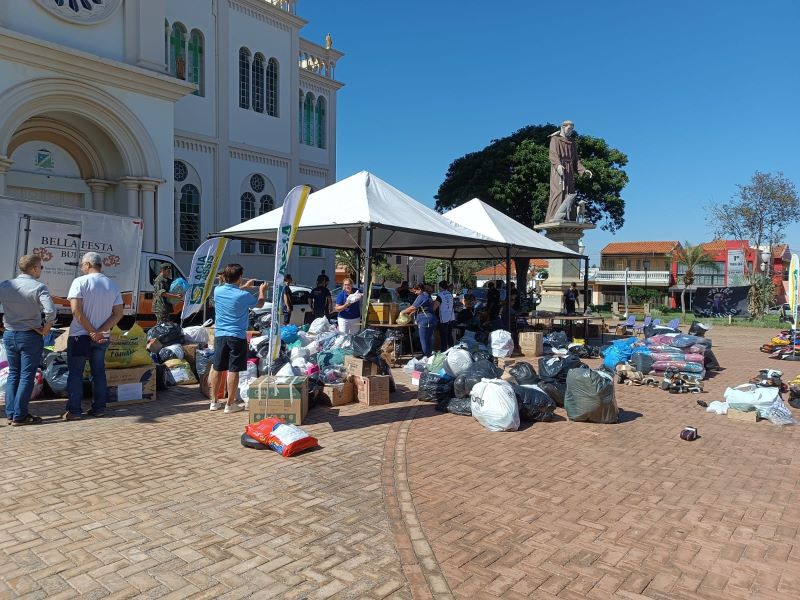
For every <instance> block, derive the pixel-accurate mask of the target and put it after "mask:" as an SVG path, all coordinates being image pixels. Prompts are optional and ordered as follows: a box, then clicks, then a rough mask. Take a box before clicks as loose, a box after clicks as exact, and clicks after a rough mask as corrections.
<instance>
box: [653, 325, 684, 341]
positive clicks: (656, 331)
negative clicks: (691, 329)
mask: <svg viewBox="0 0 800 600" xmlns="http://www.w3.org/2000/svg"><path fill="white" fill-rule="evenodd" d="M667 333H680V329H673V328H672V327H667V326H666V325H648V326H647V327H645V328H644V337H646V338H651V337H653V336H654V335H662V334H667Z"/></svg>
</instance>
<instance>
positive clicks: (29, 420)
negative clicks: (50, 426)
mask: <svg viewBox="0 0 800 600" xmlns="http://www.w3.org/2000/svg"><path fill="white" fill-rule="evenodd" d="M41 422H42V417H37V416H35V415H31V414H28V416H27V417H25V418H24V419H22V420H21V421H13V420H11V419H9V421H8V424H9V425H11V426H12V427H20V426H21V425H38V424H39V423H41Z"/></svg>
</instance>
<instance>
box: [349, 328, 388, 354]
mask: <svg viewBox="0 0 800 600" xmlns="http://www.w3.org/2000/svg"><path fill="white" fill-rule="evenodd" d="M385 341H386V332H385V331H381V330H378V329H364V330H363V331H360V332H359V333H357V334H355V335H354V336H353V337H352V338H351V343H352V345H353V356H355V357H356V358H370V357H373V356H378V354H379V353H380V351H381V346H383V342H385Z"/></svg>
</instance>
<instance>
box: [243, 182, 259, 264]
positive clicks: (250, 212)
mask: <svg viewBox="0 0 800 600" xmlns="http://www.w3.org/2000/svg"><path fill="white" fill-rule="evenodd" d="M241 202H242V223H244V222H245V221H248V220H250V219H254V218H255V217H256V197H255V196H254V195H253V193H252V192H245V193H244V194H242V196H241ZM255 251H256V243H255V242H251V241H250V240H242V253H243V254H252V253H253V252H255Z"/></svg>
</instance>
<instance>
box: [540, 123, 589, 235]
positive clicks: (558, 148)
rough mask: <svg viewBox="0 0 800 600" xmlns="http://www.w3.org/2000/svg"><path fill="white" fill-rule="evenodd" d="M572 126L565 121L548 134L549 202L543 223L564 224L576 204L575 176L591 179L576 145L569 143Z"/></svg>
mask: <svg viewBox="0 0 800 600" xmlns="http://www.w3.org/2000/svg"><path fill="white" fill-rule="evenodd" d="M573 131H575V125H574V123H573V122H572V121H564V122H563V123H562V124H561V129H559V130H558V131H556V132H555V133H552V134H551V135H550V201H549V202H548V204H547V216H546V217H545V221H546V222H548V223H549V222H551V221H567V220H569V217H570V211H571V209H572V204H573V203H574V202H575V196H576V195H577V191H576V188H575V177H576V173H577V174H580V175H586V176H588V177H589V178H591V177H592V172H591V171H590V170H589V169H586V168H584V166H583V164H582V163H581V161H580V160H579V159H578V146H577V144H576V143H575V142H574V141H573V140H572V132H573Z"/></svg>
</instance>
